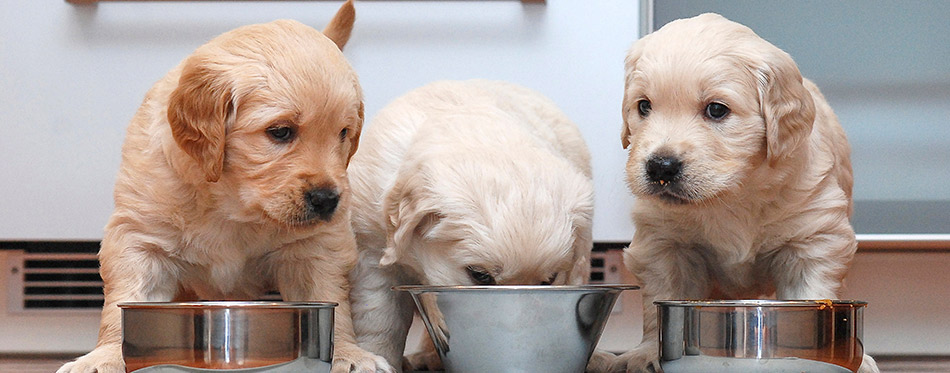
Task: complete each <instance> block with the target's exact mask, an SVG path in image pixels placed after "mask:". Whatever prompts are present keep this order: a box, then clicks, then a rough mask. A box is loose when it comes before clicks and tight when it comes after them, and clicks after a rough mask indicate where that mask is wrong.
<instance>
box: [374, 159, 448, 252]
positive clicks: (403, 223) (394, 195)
mask: <svg viewBox="0 0 950 373" xmlns="http://www.w3.org/2000/svg"><path fill="white" fill-rule="evenodd" d="M424 183H425V181H424V177H422V176H421V175H420V174H419V173H418V172H401V173H400V175H399V177H398V178H397V180H396V183H395V184H394V185H393V187H392V189H390V190H389V193H387V194H386V195H385V196H384V197H383V206H384V208H385V211H386V249H385V250H383V257H382V258H381V259H380V261H379V264H380V265H382V266H387V265H390V264H393V263H395V262H396V261H397V260H399V259H400V258H401V257H403V256H404V255H405V253H406V252H407V251H408V250H409V249H410V248H412V247H413V245H415V241H416V240H417V239H419V238H421V237H422V236H423V235H425V233H426V232H428V231H429V230H430V229H432V228H433V227H434V226H435V225H438V223H439V222H440V221H441V219H442V216H441V215H440V214H439V213H438V209H437V208H436V206H435V205H434V204H433V203H432V202H431V201H429V200H428V199H426V198H420V195H421V194H422V193H420V191H421V190H423V188H424V185H423V184H424Z"/></svg>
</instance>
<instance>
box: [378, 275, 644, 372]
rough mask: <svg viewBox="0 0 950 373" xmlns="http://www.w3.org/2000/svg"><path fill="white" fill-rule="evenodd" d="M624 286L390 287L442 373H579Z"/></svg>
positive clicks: (625, 287) (626, 287)
mask: <svg viewBox="0 0 950 373" xmlns="http://www.w3.org/2000/svg"><path fill="white" fill-rule="evenodd" d="M638 288H639V287H637V286H626V285H580V286H556V285H552V286H543V285H541V286H504V285H498V286H422V285H408V286H396V287H394V288H393V289H395V290H401V291H407V292H409V293H410V294H412V298H413V300H414V301H415V302H416V306H417V307H418V309H419V313H420V314H421V316H422V321H423V322H424V323H425V326H426V329H427V330H428V332H429V336H430V337H432V341H433V342H434V344H435V347H436V350H437V352H438V354H439V357H440V358H441V359H442V365H443V367H444V369H445V371H446V372H571V373H576V372H583V371H584V368H585V367H586V366H587V361H588V360H589V359H590V356H591V354H592V353H593V351H594V347H595V346H596V345H597V341H598V340H599V339H600V335H601V333H602V332H603V330H604V325H605V324H606V322H607V317H608V316H609V315H610V310H611V309H612V308H613V305H614V303H615V302H616V301H617V297H618V296H619V295H620V292H621V291H623V290H633V289H638Z"/></svg>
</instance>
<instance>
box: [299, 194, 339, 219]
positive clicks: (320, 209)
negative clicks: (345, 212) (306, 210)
mask: <svg viewBox="0 0 950 373" xmlns="http://www.w3.org/2000/svg"><path fill="white" fill-rule="evenodd" d="M304 198H306V201H307V204H308V205H309V206H310V210H311V211H313V213H314V215H316V216H317V217H319V218H320V219H323V220H330V218H331V217H333V211H334V210H336V205H337V204H338V203H339V202H340V193H339V192H337V191H336V189H333V188H315V189H311V190H310V191H308V192H307V194H306V195H305V196H304Z"/></svg>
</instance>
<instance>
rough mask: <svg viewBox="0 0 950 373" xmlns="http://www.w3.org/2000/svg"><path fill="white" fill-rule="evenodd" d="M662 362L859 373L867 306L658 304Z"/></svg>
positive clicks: (688, 368) (686, 367)
mask: <svg viewBox="0 0 950 373" xmlns="http://www.w3.org/2000/svg"><path fill="white" fill-rule="evenodd" d="M654 304H656V305H657V311H658V318H659V320H658V321H659V325H660V330H659V332H660V365H661V366H662V368H663V371H664V372H666V373H681V372H704V373H716V372H795V373H798V372H806V371H807V372H854V371H857V370H858V367H859V366H860V365H861V360H862V358H863V356H864V346H863V343H862V340H863V338H864V336H863V323H864V308H865V306H867V303H866V302H859V301H840V300H823V301H774V300H739V301H658V302H654Z"/></svg>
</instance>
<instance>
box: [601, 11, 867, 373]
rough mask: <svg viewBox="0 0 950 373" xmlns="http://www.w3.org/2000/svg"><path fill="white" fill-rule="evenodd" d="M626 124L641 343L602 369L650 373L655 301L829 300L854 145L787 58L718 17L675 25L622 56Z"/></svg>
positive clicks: (841, 253) (846, 245) (847, 244)
mask: <svg viewBox="0 0 950 373" xmlns="http://www.w3.org/2000/svg"><path fill="white" fill-rule="evenodd" d="M623 121H624V125H623V131H622V136H621V140H622V142H623V146H624V147H625V148H627V149H629V156H628V160H627V165H626V176H627V184H628V186H629V188H630V190H631V191H632V192H633V193H634V194H635V195H636V197H637V201H636V205H635V206H634V209H633V216H634V222H635V225H636V232H635V234H634V237H633V241H632V242H631V244H630V246H629V247H628V248H627V249H626V251H625V256H624V262H625V264H626V266H627V267H628V268H629V269H630V270H631V271H632V272H633V273H634V274H635V275H636V276H637V278H638V279H639V281H640V283H641V286H642V288H643V290H644V301H643V304H644V336H643V342H642V344H641V345H640V346H638V347H636V348H634V349H633V350H632V351H630V352H627V353H625V354H623V355H622V356H621V357H620V359H619V360H618V361H616V364H615V365H614V366H613V369H612V370H614V371H627V372H650V371H659V369H660V367H659V365H658V362H657V359H658V356H657V346H658V344H657V317H656V307H655V306H654V305H653V301H655V300H666V299H709V298H725V299H741V298H755V297H759V296H762V295H771V294H775V297H776V298H778V299H833V298H836V297H837V295H838V293H839V290H840V287H841V282H842V279H843V278H844V276H845V273H846V271H847V269H848V267H849V265H850V263H851V260H852V258H853V256H854V252H855V250H856V248H857V243H856V240H855V236H854V230H853V229H852V227H851V224H850V222H849V218H850V216H851V213H852V201H851V189H852V184H853V179H852V171H851V162H850V147H849V145H848V141H847V138H846V137H845V133H844V130H843V129H842V128H841V125H840V124H839V123H838V119H837V117H836V116H835V114H834V112H832V110H831V107H829V106H828V103H827V102H826V101H825V98H824V97H823V96H822V94H821V92H819V90H818V87H816V86H815V84H814V83H812V82H811V81H809V80H807V79H804V78H802V75H801V73H800V72H799V70H798V67H797V66H796V64H795V62H794V61H793V60H792V58H791V57H790V56H789V55H788V54H787V53H785V52H783V51H782V50H780V49H779V48H777V47H775V46H774V45H772V44H770V43H769V42H767V41H765V40H764V39H762V38H760V37H758V36H757V35H756V34H755V33H754V32H753V31H752V30H751V29H749V28H748V27H745V26H743V25H740V24H738V23H735V22H732V21H729V20H727V19H725V18H723V17H722V16H719V15H716V14H703V15H700V16H697V17H694V18H689V19H683V20H677V21H673V22H671V23H669V24H667V25H666V26H664V27H663V28H661V29H660V30H658V31H656V32H654V33H652V34H650V35H648V36H646V37H644V38H642V39H641V40H639V41H637V42H636V43H635V44H634V45H633V47H632V48H631V49H630V51H629V53H628V55H627V58H626V64H625V90H624V99H623ZM861 371H862V372H874V371H877V368H876V366H875V364H874V361H873V360H872V359H871V358H870V357H867V356H865V357H864V364H863V366H862V368H861Z"/></svg>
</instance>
